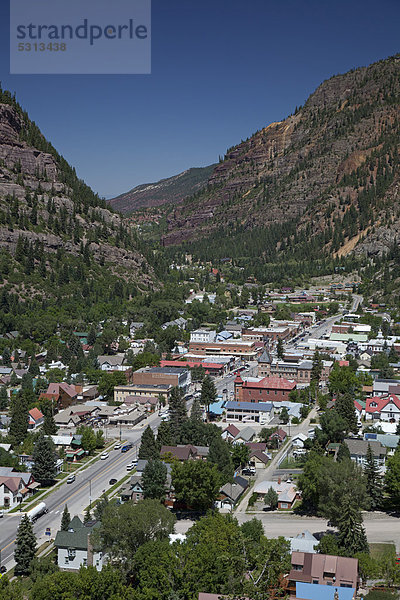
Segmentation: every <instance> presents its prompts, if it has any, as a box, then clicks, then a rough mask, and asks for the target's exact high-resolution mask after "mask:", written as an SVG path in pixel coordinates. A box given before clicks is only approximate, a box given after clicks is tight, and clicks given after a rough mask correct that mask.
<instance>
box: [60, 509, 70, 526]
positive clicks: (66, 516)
mask: <svg viewBox="0 0 400 600" xmlns="http://www.w3.org/2000/svg"><path fill="white" fill-rule="evenodd" d="M70 523H71V515H70V514H69V510H68V506H67V505H65V506H64V510H63V514H62V517H61V531H68V529H69V524H70Z"/></svg>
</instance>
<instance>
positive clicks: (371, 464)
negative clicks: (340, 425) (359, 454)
mask: <svg viewBox="0 0 400 600" xmlns="http://www.w3.org/2000/svg"><path fill="white" fill-rule="evenodd" d="M364 474H365V478H366V482H367V494H368V496H369V499H370V507H371V509H372V510H377V509H378V508H379V507H380V506H382V501H383V489H382V481H381V477H380V475H379V469H378V467H377V465H376V462H375V459H374V453H373V452H372V448H371V444H368V448H367V455H366V464H365V468H364Z"/></svg>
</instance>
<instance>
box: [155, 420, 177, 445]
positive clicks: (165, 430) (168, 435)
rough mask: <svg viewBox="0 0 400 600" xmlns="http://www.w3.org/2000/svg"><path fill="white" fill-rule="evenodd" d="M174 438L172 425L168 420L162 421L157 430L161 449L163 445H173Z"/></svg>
mask: <svg viewBox="0 0 400 600" xmlns="http://www.w3.org/2000/svg"><path fill="white" fill-rule="evenodd" d="M173 445H174V439H173V437H172V431H171V426H170V424H169V423H168V421H161V423H160V425H159V426H158V430H157V446H158V448H159V450H161V447H162V446H173Z"/></svg>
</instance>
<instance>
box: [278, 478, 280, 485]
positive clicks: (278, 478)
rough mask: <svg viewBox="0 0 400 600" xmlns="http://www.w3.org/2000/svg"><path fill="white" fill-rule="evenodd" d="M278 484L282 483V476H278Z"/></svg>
mask: <svg viewBox="0 0 400 600" xmlns="http://www.w3.org/2000/svg"><path fill="white" fill-rule="evenodd" d="M278 485H281V478H280V477H279V478H278Z"/></svg>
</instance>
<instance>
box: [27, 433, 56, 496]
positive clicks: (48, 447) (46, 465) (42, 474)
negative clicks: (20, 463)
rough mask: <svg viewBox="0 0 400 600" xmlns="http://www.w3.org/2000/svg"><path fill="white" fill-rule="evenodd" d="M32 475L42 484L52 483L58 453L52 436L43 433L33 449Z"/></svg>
mask: <svg viewBox="0 0 400 600" xmlns="http://www.w3.org/2000/svg"><path fill="white" fill-rule="evenodd" d="M32 475H33V477H34V478H35V479H36V481H39V483H41V484H42V485H45V486H46V485H51V484H52V483H53V481H54V479H55V476H56V454H55V448H54V443H53V441H52V439H51V438H49V437H46V436H45V435H43V434H42V435H41V436H40V437H39V439H38V440H37V442H36V444H35V447H34V449H33V467H32Z"/></svg>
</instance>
